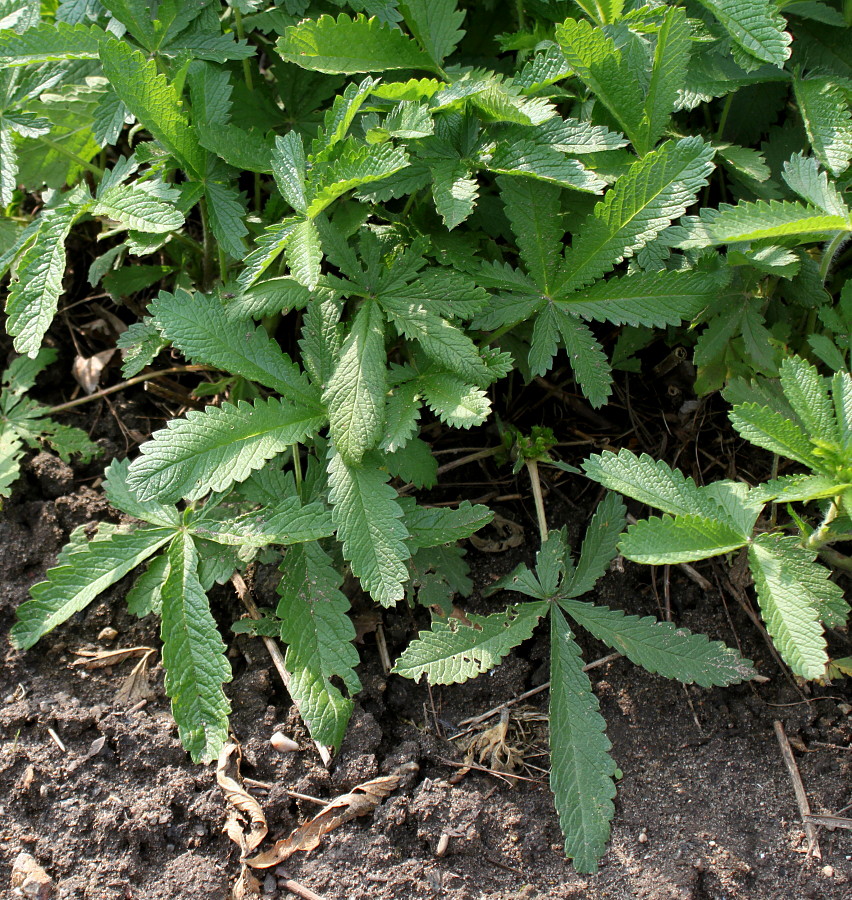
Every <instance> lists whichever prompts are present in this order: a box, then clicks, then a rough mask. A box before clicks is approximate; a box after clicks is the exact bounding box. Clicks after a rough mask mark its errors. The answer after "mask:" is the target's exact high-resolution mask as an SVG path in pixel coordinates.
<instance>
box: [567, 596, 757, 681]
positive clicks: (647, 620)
mask: <svg viewBox="0 0 852 900" xmlns="http://www.w3.org/2000/svg"><path fill="white" fill-rule="evenodd" d="M559 604H560V606H561V607H562V609H563V610H564V611H565V612H566V613H567V614H568V615H569V616H570V617H571V618H572V619H573V620H574V621H575V622H576V623H577V624H578V625H581V626H582V627H583V628H585V629H586V631H588V632H589V633H590V634H593V635H594V636H595V637H596V638H597V639H598V640H599V641H603V643H604V644H606V645H607V646H608V647H611V648H612V649H613V650H617V651H618V652H619V653H622V654H624V656H626V657H627V658H628V659H629V660H630V661H631V662H634V663H636V665H637V666H642V668H643V669H646V670H647V671H648V672H653V673H655V674H657V675H662V676H663V677H664V678H673V679H675V680H677V681H682V682H684V684H693V683H695V684H700V685H701V686H702V687H711V686H713V685H721V686H725V685H729V684H738V683H739V682H741V681H747V680H749V679H750V678H752V677H753V676H754V674H755V673H754V669H753V668H752V665H751V662H750V661H749V660H747V659H743V658H742V657H741V656H740V655H739V654H738V653H737V652H736V651H734V650H731V649H730V648H729V647H726V646H725V645H724V644H723V643H722V642H721V641H710V640H709V639H708V638H707V637H706V635H703V634H692V633H691V632H690V631H688V630H687V629H685V628H677V627H676V626H675V625H674V624H672V623H671V622H659V621H657V620H656V619H655V618H654V617H653V616H644V617H642V618H640V617H639V616H631V615H626V614H625V613H624V612H622V611H621V610H620V609H610V608H609V607H607V606H599V605H596V604H594V603H584V602H583V601H581V600H560V601H559Z"/></svg>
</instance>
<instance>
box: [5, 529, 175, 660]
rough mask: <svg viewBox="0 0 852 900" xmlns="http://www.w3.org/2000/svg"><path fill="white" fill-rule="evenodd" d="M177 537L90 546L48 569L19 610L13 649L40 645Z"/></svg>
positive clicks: (152, 532) (120, 537) (140, 535)
mask: <svg viewBox="0 0 852 900" xmlns="http://www.w3.org/2000/svg"><path fill="white" fill-rule="evenodd" d="M173 536H174V529H172V528H143V529H140V530H139V531H133V532H131V533H130V534H113V535H111V536H109V537H106V538H104V539H101V540H94V541H90V542H89V543H88V544H87V545H86V546H85V547H83V548H81V549H80V550H78V551H77V552H76V553H74V554H72V555H71V556H70V557H68V562H67V564H66V565H61V566H58V567H56V568H54V569H48V571H47V580H46V581H40V582H39V583H38V584H35V585H33V586H32V587H31V588H30V595H31V597H32V600H27V601H26V602H25V603H22V604H21V605H20V606H19V607H18V610H17V617H18V621H17V622H16V623H15V624H14V625H13V626H12V631H11V638H12V643H13V644H14V646H16V647H18V648H19V649H21V650H27V649H29V648H30V647H32V645H33V644H35V642H36V641H37V640H38V639H39V638H41V637H43V636H44V635H45V634H47V633H48V632H49V631H52V630H53V629H54V628H55V627H56V626H57V625H59V624H61V623H62V622H64V621H65V620H66V619H69V618H70V617H71V616H73V615H74V613H77V612H80V610H82V609H85V608H86V606H88V605H89V603H91V602H92V600H94V599H95V597H97V596H98V594H100V593H101V592H103V591H105V590H106V589H107V588H108V587H110V585H113V584H115V583H116V581H119V580H120V579H121V578H123V577H124V576H125V575H126V574H127V573H128V572H130V571H131V570H132V569H134V568H136V566H138V565H139V563H141V562H143V561H144V560H146V559H147V558H148V557H149V556H151V554H153V553H156V551H157V550H159V549H160V547H162V546H163V544H165V543H166V542H167V541H168V540H170V539H171V538H172V537H173Z"/></svg>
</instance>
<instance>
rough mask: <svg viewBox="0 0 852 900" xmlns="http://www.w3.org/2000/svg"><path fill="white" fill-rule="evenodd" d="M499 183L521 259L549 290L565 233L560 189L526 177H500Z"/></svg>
mask: <svg viewBox="0 0 852 900" xmlns="http://www.w3.org/2000/svg"><path fill="white" fill-rule="evenodd" d="M497 183H498V184H499V186H500V196H501V198H502V200H503V208H504V209H505V211H506V216H507V217H508V219H509V222H510V223H511V225H512V231H513V232H514V233H515V239H516V240H517V242H518V248H519V249H520V251H521V259H522V260H523V261H524V264H525V265H526V267H527V270H528V271H529V273H530V275H531V276H532V278H533V280H534V281H535V284H536V286H537V287H538V288H539V289H540V290H541V291H543V292H544V293H549V292H550V289H551V287H552V280H553V277H554V274H555V272H556V267H557V264H558V261H559V254H560V252H561V250H562V246H563V243H562V239H563V237H564V235H565V229H564V227H563V225H562V216H561V209H560V199H559V198H560V193H561V192H560V190H559V188H557V187H555V186H552V185H548V184H541V183H538V182H535V181H532V180H530V179H526V178H499V179H498V182H497Z"/></svg>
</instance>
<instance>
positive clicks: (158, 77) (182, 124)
mask: <svg viewBox="0 0 852 900" xmlns="http://www.w3.org/2000/svg"><path fill="white" fill-rule="evenodd" d="M100 56H101V64H102V65H103V68H104V74H105V75H106V77H107V78H108V79H109V82H110V85H111V86H112V89H113V90H114V91H115V92H116V93H117V94H118V96H119V97H120V98H121V100H122V101H123V103H124V104H125V106H126V107H127V108H128V109H129V110H130V112H131V113H132V114H133V115H134V116H136V118H137V119H138V120H139V122H140V123H141V124H142V125H143V126H144V127H145V128H146V129H147V130H148V131H149V132H150V133H151V134H152V135H153V136H154V138H156V140H158V141H159V142H160V143H161V144H162V145H163V146H164V147H165V148H166V150H168V151H169V153H171V154H172V155H173V156H175V157H176V158H177V159H178V160H179V161H180V162H181V163H182V165H183V166H184V167H185V168H187V169H188V170H189V171H190V172H191V173H192V174H194V175H195V177H197V178H203V177H204V172H205V168H206V160H207V153H206V151H205V150H204V149H203V148H202V147H201V145H200V144H199V143H198V138H197V137H196V135H195V133H194V132H193V130H192V128H191V127H190V124H189V121H188V120H187V118H186V114H185V113H184V110H183V105H182V104H181V101H180V95H179V94H178V92H177V91H176V90H175V87H174V85H173V84H170V83H169V82H168V81H167V79H166V77H165V75H163V74H160V73H158V71H157V64H156V62H155V61H154V60H153V59H146V58H145V56H144V54H143V53H141V52H140V51H138V50H134V49H133V47H132V46H131V45H130V44H127V43H125V42H124V41H116V40H107V41H104V42H103V44H102V45H101V48H100Z"/></svg>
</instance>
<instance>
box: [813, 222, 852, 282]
mask: <svg viewBox="0 0 852 900" xmlns="http://www.w3.org/2000/svg"><path fill="white" fill-rule="evenodd" d="M848 238H849V234H848V233H847V232H845V231H840V232H838V233H837V234H836V235H835V236H834V237H833V238H832V239H831V241H830V242H829V244H828V246H827V247H826V248H825V251H824V252H823V254H822V262H820V264H819V278H820V281H821V282H822V283H823V284H825V282H826V281H827V280H828V272H829V269H831V263H832V261H833V260H834V257H835V256H837V253H838V251H839V250H840V248H841V247H842V246H843V244H844V242H845V241H846V240H847V239H848Z"/></svg>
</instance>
